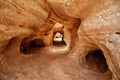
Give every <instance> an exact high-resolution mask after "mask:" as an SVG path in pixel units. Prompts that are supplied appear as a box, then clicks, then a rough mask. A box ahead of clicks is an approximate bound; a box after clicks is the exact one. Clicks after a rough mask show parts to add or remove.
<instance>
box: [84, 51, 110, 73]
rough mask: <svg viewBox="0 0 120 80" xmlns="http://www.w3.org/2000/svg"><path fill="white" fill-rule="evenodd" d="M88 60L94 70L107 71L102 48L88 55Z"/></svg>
mask: <svg viewBox="0 0 120 80" xmlns="http://www.w3.org/2000/svg"><path fill="white" fill-rule="evenodd" d="M86 62H87V64H88V66H89V68H90V69H91V70H93V71H97V72H102V73H105V72H106V71H107V70H108V65H107V62H106V59H105V57H104V55H103V52H102V51H101V50H94V51H91V52H89V53H88V54H87V55H86Z"/></svg>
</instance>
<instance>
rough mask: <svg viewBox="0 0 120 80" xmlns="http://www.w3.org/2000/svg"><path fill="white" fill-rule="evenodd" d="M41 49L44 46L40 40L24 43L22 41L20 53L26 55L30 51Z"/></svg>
mask: <svg viewBox="0 0 120 80" xmlns="http://www.w3.org/2000/svg"><path fill="white" fill-rule="evenodd" d="M41 47H45V44H44V42H43V40H41V39H34V40H31V41H28V42H24V39H23V41H22V42H21V45H20V52H21V53H24V54H27V52H29V51H30V50H31V49H34V48H41Z"/></svg>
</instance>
